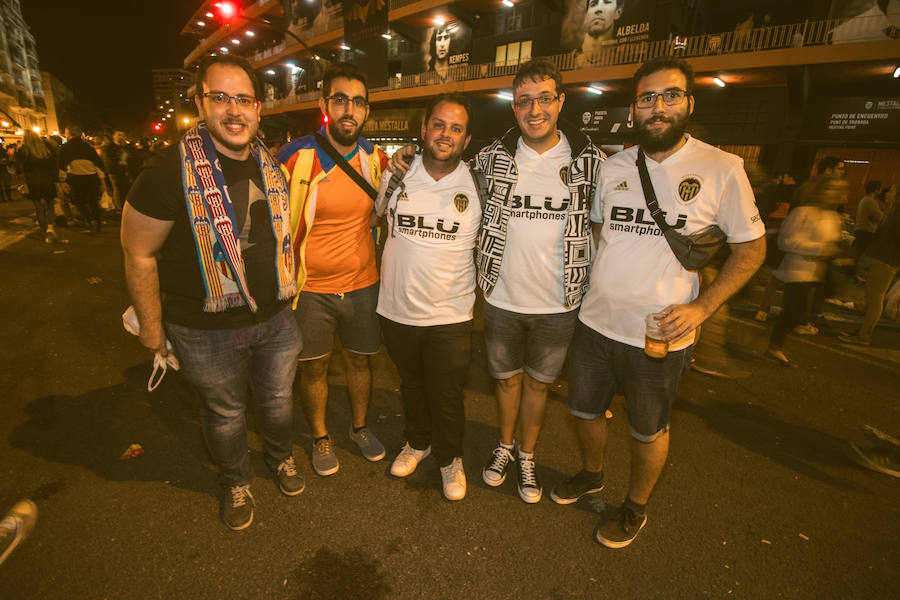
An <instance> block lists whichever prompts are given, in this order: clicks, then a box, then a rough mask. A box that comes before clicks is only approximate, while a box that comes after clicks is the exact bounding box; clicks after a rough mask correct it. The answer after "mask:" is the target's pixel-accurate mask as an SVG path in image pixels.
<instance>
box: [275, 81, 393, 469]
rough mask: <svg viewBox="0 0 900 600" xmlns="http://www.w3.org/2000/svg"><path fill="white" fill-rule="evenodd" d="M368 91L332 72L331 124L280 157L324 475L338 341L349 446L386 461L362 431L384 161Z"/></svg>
mask: <svg viewBox="0 0 900 600" xmlns="http://www.w3.org/2000/svg"><path fill="white" fill-rule="evenodd" d="M368 97H369V94H368V89H367V88H366V81H365V77H364V76H363V74H362V73H361V72H360V71H359V69H358V68H357V67H356V66H355V65H352V64H349V63H336V64H334V65H332V66H330V67H329V68H328V69H327V70H326V71H325V74H324V77H323V81H322V98H320V99H319V108H320V110H321V111H322V114H324V115H325V116H326V117H327V124H326V125H325V126H324V127H322V129H320V130H319V132H318V133H316V134H313V135H308V136H304V137H302V138H299V139H296V140H293V141H291V142H290V143H288V144H286V145H284V146H282V148H281V149H280V150H279V152H278V155H277V156H278V159H279V160H281V162H282V164H283V165H284V168H285V170H286V172H287V174H288V176H289V178H290V199H291V200H290V204H291V230H292V232H293V234H294V236H293V240H294V252H295V256H296V265H297V284H298V289H299V290H300V293H299V295H298V296H297V298H296V299H295V315H296V317H297V322H298V323H299V325H300V329H301V331H302V333H303V351H302V353H301V354H300V364H301V367H302V375H301V380H300V393H301V396H302V399H303V405H304V408H305V410H306V417H307V420H308V421H309V426H310V429H311V430H312V435H313V452H312V455H313V458H312V462H313V468H314V469H315V471H316V473H318V474H319V475H321V476H326V475H331V474H333V473H336V472H337V470H338V469H339V468H340V463H339V462H338V459H337V456H335V453H334V444H333V442H332V439H331V436H329V435H328V429H327V427H326V424H325V414H326V406H327V402H328V363H329V362H330V360H331V352H332V345H333V340H334V334H335V332H337V333H338V335H340V338H341V345H342V346H343V351H342V354H343V357H344V363H345V365H346V373H347V391H348V393H349V396H350V404H351V412H352V423H351V428H350V439H352V440H353V441H354V442H356V444H357V445H358V446H359V448H360V451H361V452H362V454H363V456H365V457H366V458H367V459H368V460H371V461H377V460H381V459H382V458H384V455H385V451H384V446H383V445H382V444H381V442H379V441H378V440H377V439H376V438H375V436H374V435H372V433H371V432H370V431H369V430H368V428H367V427H366V413H367V411H368V406H369V396H370V394H371V390H372V372H371V369H370V368H369V355H371V354H375V353H376V352H378V350H379V349H380V348H381V331H380V329H379V326H378V319H377V317H376V315H375V307H376V305H377V302H378V270H377V269H376V268H375V244H374V240H373V238H372V234H371V229H370V224H369V219H370V216H371V215H372V210H373V206H374V202H373V201H374V197H375V190H376V189H377V188H378V184H379V181H380V179H381V171H382V169H383V168H384V167H385V165H386V164H387V160H388V159H387V157H386V156H385V154H384V153H383V152H382V151H381V150H380V149H379V148H378V147H376V146H374V145H373V144H372V143H371V142H370V141H368V140H366V139H365V138H362V137H360V132H361V131H362V127H363V123H365V121H366V118H367V117H368V116H369V101H368Z"/></svg>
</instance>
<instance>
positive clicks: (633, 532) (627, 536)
mask: <svg viewBox="0 0 900 600" xmlns="http://www.w3.org/2000/svg"><path fill="white" fill-rule="evenodd" d="M646 524H647V515H642V514H638V513H636V512H634V511H633V510H631V509H630V508H627V507H625V506H621V507H619V508H618V510H616V512H614V513H613V514H612V515H610V516H609V517H608V518H606V519H605V520H603V521H600V523H598V524H597V529H596V530H595V531H594V537H596V538H597V541H598V542H600V543H601V544H603V545H604V546H606V547H607V548H624V547H625V546H627V545H628V544H630V543H631V542H633V541H634V538H636V537H637V534H638V532H639V531H640V530H641V529H643V528H644V525H646Z"/></svg>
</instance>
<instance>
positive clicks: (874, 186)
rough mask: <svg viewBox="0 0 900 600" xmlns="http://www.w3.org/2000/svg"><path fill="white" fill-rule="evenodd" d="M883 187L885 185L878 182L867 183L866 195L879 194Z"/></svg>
mask: <svg viewBox="0 0 900 600" xmlns="http://www.w3.org/2000/svg"><path fill="white" fill-rule="evenodd" d="M882 185H883V184H882V183H881V182H880V181H878V180H872V181H867V182H866V193H867V194H874V193H875V192H877V191H878V190H880V189H881V186H882Z"/></svg>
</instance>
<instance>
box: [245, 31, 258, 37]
mask: <svg viewBox="0 0 900 600" xmlns="http://www.w3.org/2000/svg"><path fill="white" fill-rule="evenodd" d="M244 35H246V36H247V37H253V36H255V35H256V34H255V33H253V32H252V31H245V32H244Z"/></svg>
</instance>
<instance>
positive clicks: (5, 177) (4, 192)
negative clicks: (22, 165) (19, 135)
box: [0, 147, 16, 202]
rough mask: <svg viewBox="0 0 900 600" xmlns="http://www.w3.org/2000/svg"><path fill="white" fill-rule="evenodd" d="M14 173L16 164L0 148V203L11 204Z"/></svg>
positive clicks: (3, 149) (4, 149)
mask: <svg viewBox="0 0 900 600" xmlns="http://www.w3.org/2000/svg"><path fill="white" fill-rule="evenodd" d="M15 172H16V163H15V161H13V160H12V159H11V158H10V157H9V154H8V153H7V152H6V148H3V147H0V202H12V190H11V189H10V188H12V182H13V173H15Z"/></svg>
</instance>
